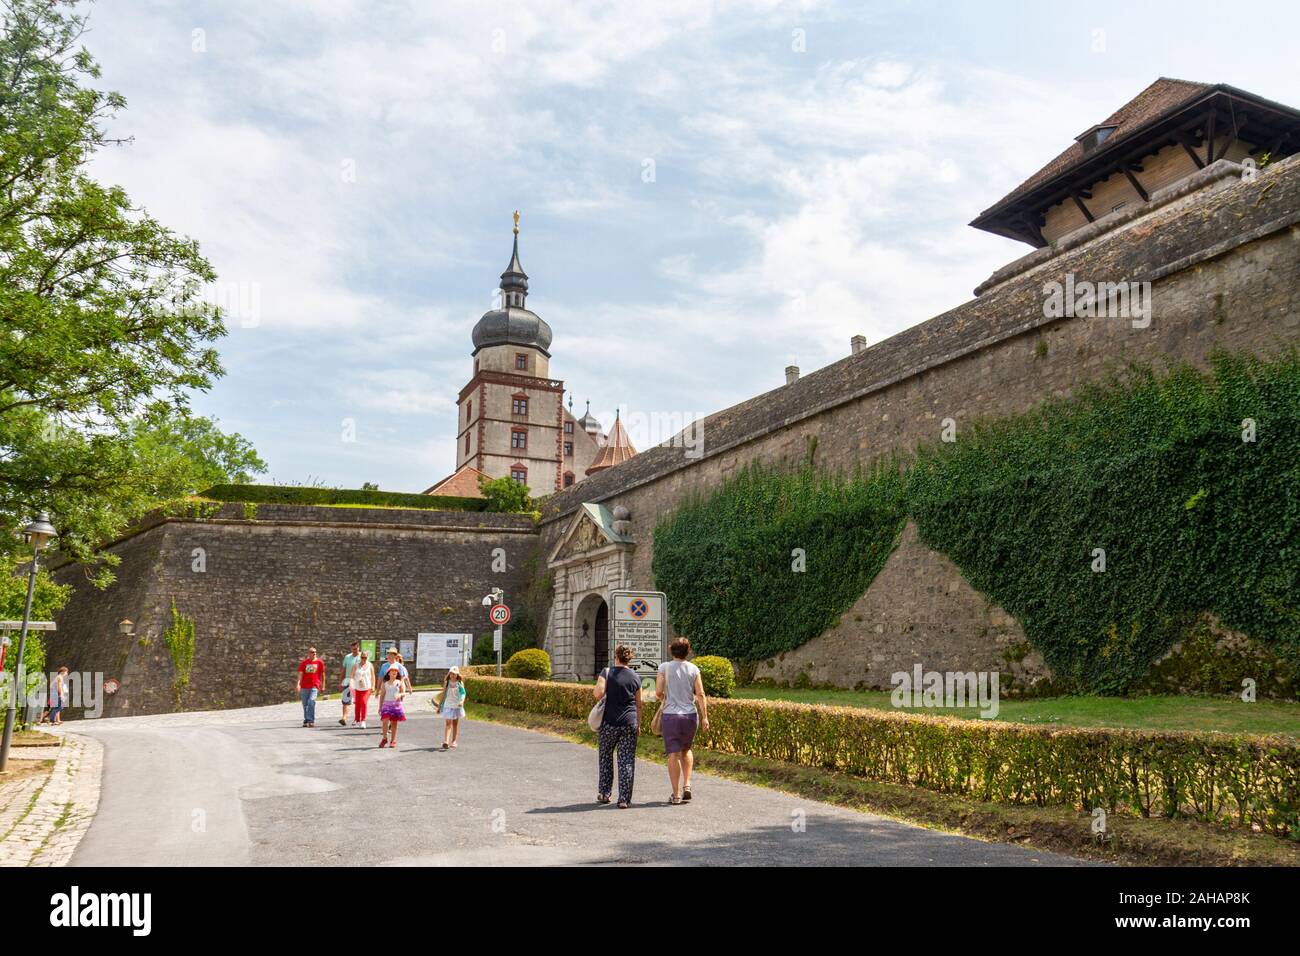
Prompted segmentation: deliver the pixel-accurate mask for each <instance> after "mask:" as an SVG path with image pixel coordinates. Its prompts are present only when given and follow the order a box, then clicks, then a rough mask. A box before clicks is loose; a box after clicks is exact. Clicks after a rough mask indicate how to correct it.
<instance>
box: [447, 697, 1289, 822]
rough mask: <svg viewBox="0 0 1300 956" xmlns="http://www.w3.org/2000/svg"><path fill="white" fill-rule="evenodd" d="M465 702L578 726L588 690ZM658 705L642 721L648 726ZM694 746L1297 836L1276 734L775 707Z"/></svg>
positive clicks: (741, 717)
mask: <svg viewBox="0 0 1300 956" xmlns="http://www.w3.org/2000/svg"><path fill="white" fill-rule="evenodd" d="M467 683H468V684H469V688H470V691H471V695H470V697H471V700H473V701H475V702H477V703H480V704H489V705H496V706H500V707H509V708H513V709H515V710H524V711H530V712H532V713H540V714H553V715H556V716H560V717H568V718H572V719H574V720H581V719H582V718H584V717H586V715H587V712H588V711H589V710H590V709H591V707H592V705H593V704H594V703H595V699H594V698H593V696H592V692H591V686H590V685H585V684H562V683H553V682H542V681H527V680H511V679H509V678H496V677H479V676H473V677H470V678H469V679H468V681H467ZM653 713H654V710H653V708H651V707H646V708H645V709H644V711H643V714H642V718H643V719H642V728H641V730H642V733H647V732H648V731H649V724H650V719H651V717H652V716H653ZM709 724H710V727H709V730H708V731H707V732H703V731H702V732H701V733H700V734H699V735H698V737H697V739H698V741H699V743H700V746H702V747H707V748H710V749H713V750H720V751H724V752H727V753H735V754H743V755H746V756H752V757H765V758H769V759H773V760H781V761H785V762H787V763H793V764H799V765H801V766H806V767H826V768H830V769H835V770H840V771H843V772H846V773H851V774H855V775H856V776H860V777H865V778H867V779H871V780H881V781H885V782H889V783H900V784H908V785H911V786H916V787H922V788H924V789H927V790H934V791H938V792H940V793H952V794H959V795H963V796H967V797H972V798H975V799H978V800H985V801H991V802H997V803H1012V804H1033V805H1037V806H1048V805H1065V806H1073V807H1077V808H1079V809H1081V810H1085V811H1086V810H1091V809H1093V808H1094V807H1102V808H1104V809H1106V810H1108V811H1111V812H1127V813H1132V814H1136V815H1140V816H1144V817H1146V816H1168V817H1172V816H1177V815H1184V816H1191V817H1195V818H1198V819H1201V820H1207V821H1212V822H1218V823H1227V824H1231V825H1234V826H1258V827H1260V828H1261V829H1264V830H1267V831H1269V832H1270V833H1275V834H1277V835H1279V836H1284V837H1288V838H1290V839H1292V840H1300V745H1298V744H1297V743H1296V742H1295V741H1293V740H1290V739H1287V738H1283V737H1259V736H1250V735H1228V734H1211V733H1179V732H1159V733H1155V732H1146V731H1131V730H1108V729H1094V728H1079V729H1057V728H1047V727H1031V726H1025V725H1022V724H1012V723H1003V722H996V721H974V720H957V719H953V718H946V717H928V716H923V715H917V714H903V713H890V712H887V711H869V710H861V709H857V708H850V707H827V706H822V705H817V704H794V703H789V702H785V701H760V700H714V699H710V701H709Z"/></svg>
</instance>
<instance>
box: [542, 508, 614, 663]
mask: <svg viewBox="0 0 1300 956" xmlns="http://www.w3.org/2000/svg"><path fill="white" fill-rule="evenodd" d="M628 517H629V516H628V512H627V509H626V508H623V507H615V508H614V509H613V510H611V509H609V508H607V507H605V506H604V505H602V504H591V503H587V504H583V505H582V507H580V508H579V509H578V510H577V511H576V512H574V514H573V517H572V518H571V519H570V521H569V525H568V527H566V528H565V530H564V533H563V534H562V535H561V536H560V540H559V542H558V543H557V544H556V545H555V547H554V548H553V549H552V550H551V554H550V557H549V558H548V559H547V562H546V564H547V567H548V568H549V569H550V571H551V574H552V575H553V577H554V580H555V592H554V599H553V600H552V602H551V615H550V618H549V619H548V620H547V622H546V652H547V653H548V654H550V655H551V673H552V676H554V677H556V678H559V679H562V680H565V679H567V680H586V679H590V678H592V677H594V676H595V674H596V672H597V671H598V670H599V669H600V668H601V667H603V666H605V664H607V663H608V660H609V657H608V646H607V645H608V634H609V606H610V592H612V591H617V590H620V589H624V588H630V587H632V553H633V552H634V551H635V550H636V542H635V541H633V540H632V537H631V535H630V533H629V530H630V527H631V522H630V521H629V520H628Z"/></svg>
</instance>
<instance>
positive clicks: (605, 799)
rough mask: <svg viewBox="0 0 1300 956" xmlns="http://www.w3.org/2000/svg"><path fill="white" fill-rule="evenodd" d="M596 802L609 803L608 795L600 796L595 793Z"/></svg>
mask: <svg viewBox="0 0 1300 956" xmlns="http://www.w3.org/2000/svg"><path fill="white" fill-rule="evenodd" d="M596 802H597V803H609V797H602V796H600V795H599V794H597V795H596Z"/></svg>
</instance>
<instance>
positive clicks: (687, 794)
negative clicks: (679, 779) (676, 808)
mask: <svg viewBox="0 0 1300 956" xmlns="http://www.w3.org/2000/svg"><path fill="white" fill-rule="evenodd" d="M689 799H691V788H690V787H682V802H683V803H685V802H686V801H687V800H689Z"/></svg>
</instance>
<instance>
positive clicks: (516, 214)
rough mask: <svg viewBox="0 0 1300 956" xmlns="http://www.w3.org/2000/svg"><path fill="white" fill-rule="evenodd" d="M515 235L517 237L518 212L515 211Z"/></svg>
mask: <svg viewBox="0 0 1300 956" xmlns="http://www.w3.org/2000/svg"><path fill="white" fill-rule="evenodd" d="M515 235H516V236H517V235H519V210H518V209H516V210H515Z"/></svg>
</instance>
